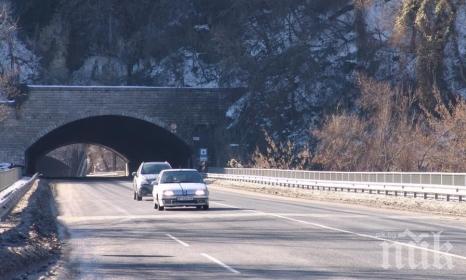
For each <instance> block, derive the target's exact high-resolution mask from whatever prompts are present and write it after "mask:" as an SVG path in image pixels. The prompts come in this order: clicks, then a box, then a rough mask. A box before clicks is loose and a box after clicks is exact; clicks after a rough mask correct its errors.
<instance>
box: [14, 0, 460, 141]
mask: <svg viewBox="0 0 466 280" xmlns="http://www.w3.org/2000/svg"><path fill="white" fill-rule="evenodd" d="M89 3H90V2H89ZM12 9H13V11H14V14H15V15H16V16H18V17H19V25H20V32H19V34H18V38H19V40H20V42H21V46H24V48H26V49H27V50H29V51H28V52H27V54H28V56H30V53H31V54H32V55H33V56H34V57H35V58H36V59H34V61H36V62H37V63H38V66H37V67H33V68H31V69H34V74H35V75H33V76H30V75H29V76H30V77H29V78H28V79H29V80H30V81H33V82H35V83H48V84H76V85H155V86H174V87H183V86H188V87H217V86H218V87H238V86H241V87H247V88H248V89H249V90H248V95H247V98H245V99H242V100H241V101H240V103H239V104H236V107H234V108H233V109H232V110H233V111H235V112H237V113H235V114H229V115H230V116H232V117H235V119H232V124H233V125H232V127H235V125H236V126H237V127H248V128H250V129H248V130H247V131H246V133H244V134H243V138H244V139H243V143H244V144H248V143H252V144H250V146H251V148H254V146H255V145H256V143H257V142H256V141H255V140H256V139H258V136H259V135H260V134H261V130H262V129H265V130H267V131H269V132H270V134H271V135H272V136H273V137H277V138H291V139H293V140H298V142H299V140H300V141H303V142H304V141H308V140H309V133H308V132H309V129H313V128H315V127H317V126H319V125H320V124H321V122H322V120H323V119H325V116H327V115H328V114H329V113H333V112H335V111H336V110H342V109H345V110H351V108H352V107H353V106H354V100H355V99H356V97H357V96H358V93H359V89H358V88H357V86H356V85H355V74H357V73H360V72H363V73H365V74H368V75H369V76H371V77H373V78H375V79H377V80H387V81H390V82H391V83H393V84H403V85H406V86H407V87H412V88H417V89H419V90H421V91H422V92H423V94H424V95H425V96H424V97H423V101H422V102H426V103H429V102H431V99H430V98H429V96H430V95H431V92H432V90H433V89H434V88H435V89H439V90H440V91H441V92H442V96H444V97H445V100H444V102H448V99H451V98H452V97H453V96H454V95H456V94H460V95H465V94H466V78H465V75H464V73H465V72H466V70H465V68H466V57H465V56H466V27H465V26H466V4H465V3H464V1H461V0H456V1H455V0H453V1H444V0H438V1H437V0H406V1H402V0H358V1H351V0H338V1H325V0H314V1H309V0H301V1H278V0H277V1H250V0H239V1H238V0H218V1H203V0H175V1H133V0H122V1H118V2H117V1H113V0H100V1H94V2H92V4H83V2H82V1H78V0H67V1H61V0H44V1H34V0H15V1H12ZM21 48H23V47H21ZM427 105H429V104H427ZM427 105H426V106H427ZM238 112H240V113H238Z"/></svg>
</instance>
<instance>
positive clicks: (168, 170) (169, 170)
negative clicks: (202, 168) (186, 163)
mask: <svg viewBox="0 0 466 280" xmlns="http://www.w3.org/2000/svg"><path fill="white" fill-rule="evenodd" d="M175 171H191V172H193V171H194V172H198V171H197V170H196V169H186V168H185V169H166V170H162V172H163V173H165V172H175Z"/></svg>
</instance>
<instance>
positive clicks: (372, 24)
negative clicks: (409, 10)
mask: <svg viewBox="0 0 466 280" xmlns="http://www.w3.org/2000/svg"><path fill="white" fill-rule="evenodd" d="M401 5H402V1H401V0H391V1H386V0H375V1H373V3H372V5H371V6H370V7H369V8H368V9H367V10H366V17H365V19H366V24H367V29H368V31H370V32H371V33H372V34H373V36H374V38H375V39H378V40H380V41H387V40H388V39H389V38H390V37H391V35H392V33H393V27H394V26H393V23H394V22H395V17H396V14H397V12H398V10H399V9H400V7H401Z"/></svg>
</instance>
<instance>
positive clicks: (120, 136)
mask: <svg viewBox="0 0 466 280" xmlns="http://www.w3.org/2000/svg"><path fill="white" fill-rule="evenodd" d="M76 143H87V144H89V143H93V144H97V145H102V146H105V147H108V148H110V149H113V150H115V151H117V152H118V153H120V154H121V155H123V156H124V157H125V158H127V159H128V161H129V163H128V165H129V169H130V171H133V170H135V169H136V168H137V166H138V165H139V164H140V162H142V161H168V162H170V163H171V164H172V165H173V166H174V167H186V166H189V165H190V164H191V162H190V160H191V153H192V152H191V147H190V146H189V145H188V144H187V143H186V142H185V141H184V140H183V139H181V138H180V137H179V136H177V135H175V134H173V133H172V132H170V131H169V130H168V129H167V128H166V125H165V124H164V123H161V122H159V121H158V120H153V119H149V120H148V118H144V117H142V118H139V117H135V116H127V115H123V114H119V115H97V116H86V117H84V118H79V119H76V120H71V121H69V120H68V121H61V122H59V123H58V124H54V125H53V126H49V127H47V128H46V129H42V130H41V133H40V134H39V135H37V137H34V138H33V139H31V141H30V144H29V146H28V148H27V150H26V154H25V158H26V169H27V171H28V173H34V172H35V171H36V168H35V166H36V162H37V161H38V159H39V158H40V157H41V156H44V155H45V154H47V153H48V152H50V151H52V150H54V149H56V148H58V147H61V146H65V145H69V144H76Z"/></svg>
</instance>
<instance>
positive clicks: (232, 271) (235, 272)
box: [201, 253, 241, 274]
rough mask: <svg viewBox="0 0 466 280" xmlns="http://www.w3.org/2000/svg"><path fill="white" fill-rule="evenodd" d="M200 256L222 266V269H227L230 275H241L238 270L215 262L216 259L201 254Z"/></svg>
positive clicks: (217, 261)
mask: <svg viewBox="0 0 466 280" xmlns="http://www.w3.org/2000/svg"><path fill="white" fill-rule="evenodd" d="M201 256H203V257H205V258H207V259H209V260H211V261H212V262H214V263H216V264H218V265H220V266H222V267H223V268H225V269H227V270H228V271H230V272H231V273H234V274H241V272H239V271H238V270H236V269H234V268H232V267H231V266H229V265H227V264H224V263H223V262H221V261H219V260H217V259H216V258H214V257H212V256H210V255H208V254H206V253H201Z"/></svg>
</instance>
